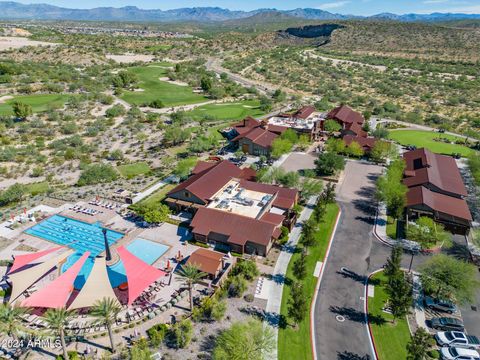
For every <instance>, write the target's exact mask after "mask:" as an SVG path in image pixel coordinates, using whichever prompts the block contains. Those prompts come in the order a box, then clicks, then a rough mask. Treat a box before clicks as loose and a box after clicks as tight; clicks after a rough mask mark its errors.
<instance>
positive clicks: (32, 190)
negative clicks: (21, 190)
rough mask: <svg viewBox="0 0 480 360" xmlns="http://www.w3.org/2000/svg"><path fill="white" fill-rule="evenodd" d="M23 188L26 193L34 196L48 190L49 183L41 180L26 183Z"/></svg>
mask: <svg viewBox="0 0 480 360" xmlns="http://www.w3.org/2000/svg"><path fill="white" fill-rule="evenodd" d="M25 188H26V191H27V193H29V194H31V195H33V196H35V195H38V194H44V193H46V192H48V190H49V189H50V185H49V184H48V181H43V182H37V183H32V184H27V185H25Z"/></svg>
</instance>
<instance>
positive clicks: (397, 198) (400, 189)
mask: <svg viewBox="0 0 480 360" xmlns="http://www.w3.org/2000/svg"><path fill="white" fill-rule="evenodd" d="M404 169H405V162H404V161H403V160H402V159H397V160H395V161H393V162H392V163H391V164H390V165H389V167H388V169H387V172H386V174H385V175H383V176H381V177H380V178H379V179H378V180H377V198H378V199H379V200H380V201H383V202H384V203H385V204H386V207H387V212H388V214H389V215H391V216H393V217H395V218H396V219H398V218H400V217H401V216H402V213H403V209H404V207H405V204H406V202H407V187H406V186H405V185H404V184H403V182H402V179H403V170H404Z"/></svg>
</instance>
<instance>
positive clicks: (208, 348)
mask: <svg viewBox="0 0 480 360" xmlns="http://www.w3.org/2000/svg"><path fill="white" fill-rule="evenodd" d="M219 333H220V332H219V331H216V332H215V335H214V334H210V335H208V336H203V339H202V341H201V342H200V345H199V349H200V351H205V352H207V353H211V352H212V351H213V349H214V348H215V344H216V342H217V336H218V335H219ZM210 358H211V357H208V359H210ZM203 359H205V358H203Z"/></svg>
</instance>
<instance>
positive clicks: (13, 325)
mask: <svg viewBox="0 0 480 360" xmlns="http://www.w3.org/2000/svg"><path fill="white" fill-rule="evenodd" d="M29 311H30V309H28V308H24V307H19V306H12V305H10V304H9V303H5V304H1V305H0V331H1V332H2V333H4V334H6V335H8V336H10V337H12V338H15V337H17V335H18V332H19V330H20V329H22V328H23V327H22V316H23V315H25V314H28V312H29Z"/></svg>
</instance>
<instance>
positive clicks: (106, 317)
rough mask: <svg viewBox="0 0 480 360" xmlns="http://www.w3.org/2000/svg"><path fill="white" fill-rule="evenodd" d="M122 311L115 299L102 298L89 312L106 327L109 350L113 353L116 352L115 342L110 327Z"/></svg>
mask: <svg viewBox="0 0 480 360" xmlns="http://www.w3.org/2000/svg"><path fill="white" fill-rule="evenodd" d="M121 310H122V308H121V307H120V304H119V303H118V301H117V300H116V299H112V298H103V299H102V300H98V301H97V302H96V303H95V304H94V305H93V308H92V309H91V310H90V315H92V316H93V317H94V318H97V319H98V322H99V323H102V324H104V325H105V326H106V327H107V331H108V337H109V339H110V348H111V350H112V352H113V353H114V352H115V351H116V348H115V342H114V340H113V331H112V325H113V323H114V322H115V320H116V319H117V316H118V313H119V312H120V311H121Z"/></svg>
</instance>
